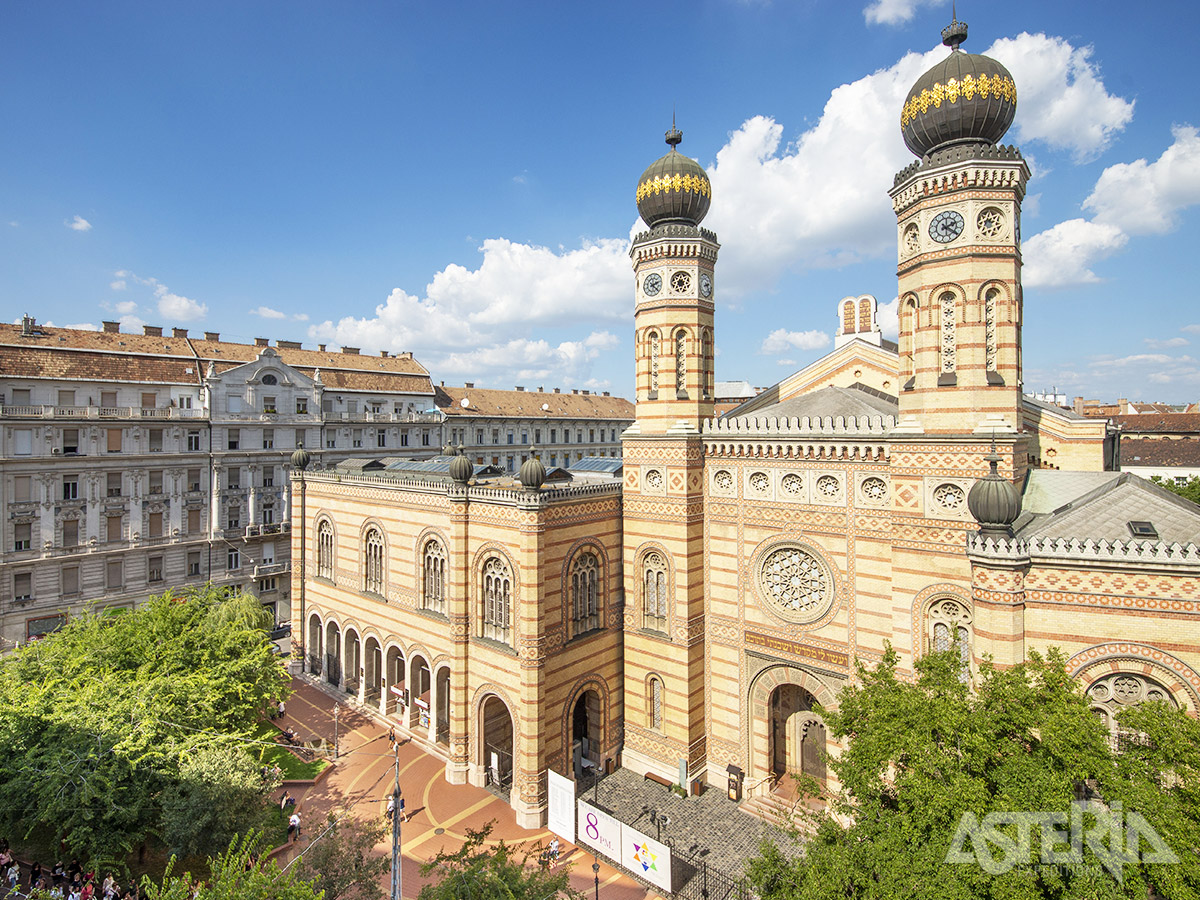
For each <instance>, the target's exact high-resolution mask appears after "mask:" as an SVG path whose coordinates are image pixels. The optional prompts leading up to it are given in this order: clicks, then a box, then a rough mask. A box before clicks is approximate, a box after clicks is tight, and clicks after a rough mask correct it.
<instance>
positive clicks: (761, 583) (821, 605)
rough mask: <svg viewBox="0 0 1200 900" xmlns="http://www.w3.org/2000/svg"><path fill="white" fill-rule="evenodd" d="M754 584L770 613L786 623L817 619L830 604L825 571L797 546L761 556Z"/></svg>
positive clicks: (829, 579)
mask: <svg viewBox="0 0 1200 900" xmlns="http://www.w3.org/2000/svg"><path fill="white" fill-rule="evenodd" d="M757 581H758V592H759V594H760V595H761V596H762V599H763V601H764V602H765V603H766V604H767V606H768V607H769V608H770V610H771V612H773V613H774V614H775V615H777V616H779V617H780V618H782V619H786V620H787V621H789V622H796V623H804V622H811V621H813V620H814V619H819V618H820V617H821V616H822V615H824V614H825V613H826V612H827V611H828V610H829V607H830V606H832V605H833V578H832V577H831V576H830V574H829V570H828V569H827V568H826V567H825V564H824V562H822V561H821V560H820V559H819V558H818V557H817V556H815V555H814V554H813V553H811V552H809V550H808V549H807V548H805V547H803V546H801V545H799V544H784V545H782V546H778V547H775V548H774V549H773V550H770V551H769V552H768V553H767V554H766V555H764V556H763V558H762V562H761V563H760V564H759V568H758V578H757Z"/></svg>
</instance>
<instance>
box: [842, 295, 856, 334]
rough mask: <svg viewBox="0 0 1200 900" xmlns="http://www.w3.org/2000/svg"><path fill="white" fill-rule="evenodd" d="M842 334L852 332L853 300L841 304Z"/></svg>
mask: <svg viewBox="0 0 1200 900" xmlns="http://www.w3.org/2000/svg"><path fill="white" fill-rule="evenodd" d="M842 334H854V301H853V300H847V301H846V302H845V303H843V304H842Z"/></svg>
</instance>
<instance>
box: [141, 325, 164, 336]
mask: <svg viewBox="0 0 1200 900" xmlns="http://www.w3.org/2000/svg"><path fill="white" fill-rule="evenodd" d="M142 334H144V335H146V337H162V326H161V325H143V326H142Z"/></svg>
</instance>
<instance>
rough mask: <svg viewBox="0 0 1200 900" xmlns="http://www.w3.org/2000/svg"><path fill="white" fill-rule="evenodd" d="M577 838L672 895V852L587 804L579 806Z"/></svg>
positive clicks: (581, 802)
mask: <svg viewBox="0 0 1200 900" xmlns="http://www.w3.org/2000/svg"><path fill="white" fill-rule="evenodd" d="M578 808H579V815H578V822H579V838H578V840H577V841H575V843H578V844H585V845H587V846H588V847H592V848H593V849H595V850H596V851H598V852H600V853H603V854H604V855H605V856H607V857H608V858H609V859H611V860H613V861H614V862H618V863H620V864H621V865H622V866H623V867H624V868H626V869H628V870H629V871H630V872H633V873H634V874H635V875H637V876H638V877H639V878H641V879H643V880H645V881H648V882H650V884H652V885H654V886H655V887H657V888H661V889H662V890H663V891H666V892H667V893H668V894H669V893H671V849H670V848H669V847H667V846H666V845H665V844H661V843H659V842H658V841H656V840H653V839H652V838H648V837H646V836H645V835H644V834H642V833H641V832H640V831H638V830H637V829H636V828H632V827H630V826H629V825H626V824H624V823H623V822H620V821H618V820H617V819H614V818H613V817H612V816H610V815H608V814H607V813H603V812H601V811H600V810H598V809H596V807H594V806H592V805H591V804H590V803H587V802H586V801H583V800H580V801H579V804H578Z"/></svg>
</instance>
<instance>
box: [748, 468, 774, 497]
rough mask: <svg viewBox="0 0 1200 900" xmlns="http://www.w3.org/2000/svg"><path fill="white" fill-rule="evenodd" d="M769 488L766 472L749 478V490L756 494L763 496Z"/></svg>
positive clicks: (757, 473)
mask: <svg viewBox="0 0 1200 900" xmlns="http://www.w3.org/2000/svg"><path fill="white" fill-rule="evenodd" d="M770 487H771V479H770V478H769V477H768V476H767V473H766V472H755V473H754V474H753V475H751V476H750V488H751V490H753V491H754V493H756V494H765V493H766V492H767V491H768V490H769V489H770Z"/></svg>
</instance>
